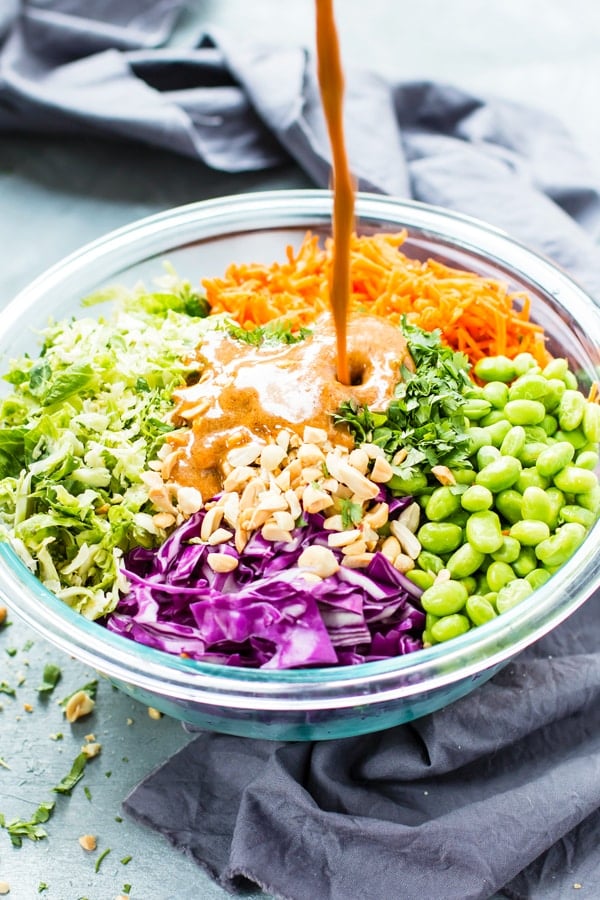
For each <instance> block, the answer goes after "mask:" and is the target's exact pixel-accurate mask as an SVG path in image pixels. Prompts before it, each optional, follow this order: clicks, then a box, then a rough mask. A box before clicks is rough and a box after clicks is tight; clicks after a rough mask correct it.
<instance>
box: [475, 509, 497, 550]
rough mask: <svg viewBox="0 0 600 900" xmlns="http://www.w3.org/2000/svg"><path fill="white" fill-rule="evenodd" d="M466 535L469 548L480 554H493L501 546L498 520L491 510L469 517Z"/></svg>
mask: <svg viewBox="0 0 600 900" xmlns="http://www.w3.org/2000/svg"><path fill="white" fill-rule="evenodd" d="M466 535H467V540H468V542H469V543H470V544H471V546H472V547H474V548H475V550H479V552H480V553H495V552H496V550H499V549H500V547H501V546H502V531H501V529H500V519H499V518H498V516H497V514H496V513H495V512H493V511H492V510H491V509H487V510H484V511H482V512H475V513H472V514H471V515H470V516H469V520H468V522H467V526H466Z"/></svg>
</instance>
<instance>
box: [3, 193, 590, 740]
mask: <svg viewBox="0 0 600 900" xmlns="http://www.w3.org/2000/svg"><path fill="white" fill-rule="evenodd" d="M357 217H358V218H357V228H358V230H359V231H360V232H361V233H373V232H376V231H397V230H399V229H401V228H406V229H407V230H408V238H407V240H406V242H405V244H404V245H403V250H404V251H405V252H406V253H407V254H409V255H412V256H415V257H418V258H426V257H430V256H431V257H434V258H437V259H439V260H441V261H443V262H444V263H447V264H449V265H452V266H457V267H460V268H465V269H470V270H472V271H475V272H478V273H480V274H482V275H487V276H490V277H492V278H500V279H503V280H505V281H506V282H507V283H508V285H509V287H510V288H511V289H513V290H523V291H526V292H528V293H529V295H530V296H531V299H532V317H533V318H534V320H535V321H537V322H539V323H540V324H541V325H543V326H544V328H545V329H546V332H547V334H549V335H550V336H551V339H550V349H551V351H552V352H553V353H554V354H555V355H557V356H567V357H568V358H569V360H570V363H571V366H572V368H573V369H574V370H575V371H577V373H578V374H579V376H580V378H581V381H582V384H585V383H586V381H587V382H589V381H590V379H591V378H593V377H596V365H597V363H598V359H599V356H600V352H599V351H600V311H599V310H598V308H597V307H596V306H595V304H594V302H593V301H592V300H591V298H590V297H589V296H588V295H587V294H586V293H585V292H584V291H583V290H582V289H581V288H580V287H578V286H577V285H576V284H575V283H574V282H573V281H572V280H571V279H570V278H569V277H567V275H566V274H565V273H563V272H562V271H560V270H559V269H557V268H556V267H555V266H553V265H552V264H551V263H550V262H548V261H547V260H546V259H544V258H542V257H540V256H538V255H537V254H535V253H533V252H531V251H530V250H528V249H526V248H525V247H524V246H522V245H520V244H518V243H516V242H515V241H513V240H511V239H510V238H509V237H507V236H506V235H505V234H503V233H502V232H500V231H498V230H496V229H494V228H491V227H490V226H487V225H485V224H483V223H481V222H478V221H475V220H473V219H470V218H467V217H465V216H461V215H457V214H455V213H450V212H447V211H445V210H442V209H437V208H433V207H428V206H424V205H422V204H418V203H411V202H406V201H399V200H395V199H391V198H384V197H379V196H373V195H367V194H363V195H359V197H358V199H357ZM330 224H331V196H330V194H329V193H328V192H325V191H308V190H302V191H279V192H272V193H262V194H260V193H259V194H250V195H247V196H234V197H227V198H224V199H219V200H210V201H205V202H200V203H193V204H190V205H188V206H184V207H179V208H177V209H173V210H169V211H167V212H165V213H161V214H159V215H155V216H151V217H149V218H146V219H143V220H141V221H139V222H137V223H135V224H133V225H130V226H128V227H126V228H121V229H119V230H118V231H115V232H113V233H111V234H109V235H108V236H107V237H105V238H103V239H101V240H99V241H96V242H94V243H93V244H90V245H88V246H86V247H84V248H83V249H82V250H80V251H79V252H77V253H75V254H73V255H72V256H70V257H68V258H67V259H65V260H64V261H63V262H61V263H59V264H58V265H56V266H54V267H53V268H52V269H50V270H49V271H48V272H46V273H45V274H44V275H42V276H41V277H40V278H38V279H37V280H36V281H34V282H33V283H32V284H31V285H30V286H29V287H27V288H26V289H25V290H24V291H23V292H22V293H21V294H19V296H18V297H16V298H15V299H14V300H13V301H12V303H11V304H10V305H9V306H8V307H7V308H6V309H5V310H4V311H3V312H2V313H1V314H0V335H1V337H0V354H1V359H0V366H2V367H3V368H4V369H5V368H6V362H7V359H8V358H10V357H13V356H16V355H18V354H21V353H23V352H25V351H28V352H30V353H32V354H36V355H37V353H38V349H39V348H38V345H37V337H36V333H35V329H36V328H39V327H43V326H44V325H45V324H46V323H47V321H48V319H49V318H50V317H53V318H63V317H65V316H71V315H77V314H78V312H79V311H80V299H81V298H82V297H84V296H85V295H87V294H89V293H91V292H92V291H95V290H97V289H98V288H100V287H103V286H106V285H109V284H114V283H120V284H124V285H125V286H127V287H132V286H133V285H134V284H136V283H137V282H138V281H139V280H140V279H141V280H144V281H146V282H147V283H149V282H151V281H152V279H153V278H154V277H156V276H157V275H160V274H162V271H163V269H162V261H163V260H169V261H170V262H171V263H172V264H173V265H174V266H175V268H176V269H177V271H178V273H179V274H180V275H181V276H183V277H185V278H188V279H190V281H192V283H196V284H197V283H199V280H200V278H201V277H206V276H213V275H218V274H220V273H222V272H223V271H224V270H225V268H226V266H227V264H228V263H230V262H231V261H234V260H237V261H263V262H270V261H272V260H274V259H278V258H281V259H283V258H284V253H285V246H286V245H287V244H288V243H293V244H295V245H297V244H299V243H300V241H301V239H302V237H303V235H304V233H305V231H306V230H307V229H311V230H312V231H313V232H314V233H318V234H323V235H325V234H328V233H329V231H330ZM86 314H89V311H86ZM599 551H600V523H598V524H597V525H596V526H595V527H594V528H593V529H592V531H591V533H590V534H589V536H588V537H587V538H586V540H585V542H584V543H583V545H582V546H581V547H580V549H579V550H578V551H577V552H576V553H575V555H574V556H573V557H572V559H571V560H570V561H569V562H568V563H567V564H566V565H565V566H564V567H562V568H561V569H560V571H559V572H558V573H557V574H556V575H554V577H553V578H552V579H551V580H550V581H549V582H547V584H546V585H544V586H543V587H542V588H540V589H539V590H537V591H536V592H535V593H534V594H533V595H532V596H531V597H530V598H528V599H527V600H525V601H523V602H522V603H521V604H520V605H518V606H517V607H515V608H513V609H512V610H510V611H509V612H506V613H504V614H503V615H501V616H499V617H498V618H496V619H494V620H493V621H492V622H490V623H488V624H486V625H484V626H481V627H479V628H476V629H473V630H471V631H469V632H468V633H467V634H465V635H463V636H462V637H460V638H456V639H455V640H453V641H450V642H449V643H447V644H438V645H435V646H433V647H431V648H429V649H426V650H421V651H418V652H416V653H413V654H411V655H408V656H403V657H399V658H398V659H391V660H386V661H383V662H372V663H365V664H363V665H359V666H354V667H341V668H337V669H334V668H320V669H309V670H301V671H284V672H276V671H268V672H267V671H264V672H263V671H255V670H250V671H249V670H247V669H236V668H228V667H224V666H215V665H208V664H202V663H198V662H194V661H190V660H184V659H180V658H178V657H175V656H170V655H168V654H166V653H162V652H160V651H158V650H154V649H152V648H148V647H144V646H141V645H137V644H135V643H133V642H132V641H130V640H127V639H125V638H122V637H120V636H118V635H114V634H111V633H109V632H108V631H106V630H105V629H104V628H103V627H102V626H100V625H99V624H96V623H94V622H90V621H87V620H85V619H84V618H82V617H81V616H80V615H78V614H77V613H75V612H73V611H72V610H71V609H69V608H68V607H67V606H66V605H65V604H64V603H62V602H61V601H60V600H58V599H57V598H56V597H55V596H54V595H53V594H51V593H50V592H49V591H48V590H46V589H45V588H44V587H43V586H42V585H41V583H40V582H39V581H38V580H37V579H36V578H35V577H34V576H33V575H32V574H31V573H30V572H29V571H28V570H27V569H26V567H25V566H24V565H23V564H22V563H21V562H20V560H19V559H18V558H17V556H16V555H15V554H14V552H13V551H12V550H11V548H10V547H9V546H8V544H6V543H4V544H0V596H1V597H2V600H3V601H4V602H5V603H6V604H7V605H8V606H9V607H10V608H11V609H12V610H14V612H15V613H17V614H18V615H19V616H20V617H21V618H22V619H24V620H25V621H26V622H27V623H28V624H29V625H30V626H31V627H32V628H33V629H34V630H35V631H36V632H37V633H39V634H40V635H42V636H43V637H44V638H46V639H47V640H48V641H50V642H51V643H52V644H54V645H56V646H57V647H60V648H61V649H62V650H64V652H65V653H68V654H70V655H72V656H75V657H77V658H78V659H80V660H81V661H83V662H85V663H87V664H89V665H90V666H92V667H93V668H94V669H96V670H97V671H98V672H99V673H101V674H103V675H105V676H107V677H108V678H109V679H110V680H111V681H112V682H113V683H114V684H116V685H117V686H118V687H119V688H121V689H122V690H123V691H125V692H127V693H128V694H130V695H131V696H133V697H135V698H137V699H138V700H140V701H141V702H142V703H144V704H147V705H151V706H154V707H157V708H158V709H160V710H162V711H163V712H165V713H167V714H169V715H172V716H176V717H178V718H180V719H183V720H184V721H186V722H189V723H192V724H194V725H196V726H200V727H203V728H207V729H211V730H214V731H220V732H227V733H232V734H238V735H243V736H251V737H260V738H272V739H277V740H300V739H320V738H331V737H344V736H347V735H352V734H360V733H364V732H369V731H376V730H379V729H383V728H387V727H389V726H391V725H396V724H398V723H400V722H405V721H409V720H411V719H414V718H417V717H419V716H422V715H424V714H426V713H429V712H432V711H433V710H436V709H439V708H441V707H443V706H445V705H447V704H448V703H450V702H452V701H453V700H455V699H457V698H458V697H461V696H463V695H465V694H467V693H468V692H469V691H472V690H473V689H474V688H476V687H477V686H478V685H479V684H481V683H482V682H484V681H486V680H487V679H488V678H490V677H491V676H492V675H493V674H494V672H496V671H497V670H498V669H499V668H500V667H501V666H502V665H504V664H505V663H506V662H507V661H508V660H509V659H510V658H511V657H512V656H514V655H515V654H516V653H518V652H519V651H520V650H522V649H523V648H524V647H526V646H527V645H529V644H531V643H532V642H533V641H535V640H537V639H538V638H540V637H541V636H542V635H543V634H545V633H546V632H548V631H549V630H550V629H552V628H554V627H555V626H556V625H558V623H560V622H561V621H562V620H564V619H565V618H566V617H567V616H569V615H570V614H571V613H572V612H574V610H576V609H577V608H578V607H579V606H580V605H581V604H582V603H583V602H584V601H585V600H586V598H587V597H589V596H590V594H591V593H592V592H593V591H594V590H595V589H596V588H597V587H598V585H599V584H600V552H599Z"/></svg>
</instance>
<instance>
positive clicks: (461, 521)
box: [445, 507, 469, 528]
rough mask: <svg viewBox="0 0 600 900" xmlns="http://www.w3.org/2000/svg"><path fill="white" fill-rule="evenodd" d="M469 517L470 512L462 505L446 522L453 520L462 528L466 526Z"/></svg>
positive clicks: (454, 523)
mask: <svg viewBox="0 0 600 900" xmlns="http://www.w3.org/2000/svg"><path fill="white" fill-rule="evenodd" d="M468 518H469V512H468V511H467V510H466V509H463V508H462V507H461V508H460V509H457V510H456V512H455V513H452V515H451V516H449V517H448V518H447V519H445V521H446V522H452V524H453V525H458V526H459V527H460V528H464V527H465V525H466V524H467V519H468Z"/></svg>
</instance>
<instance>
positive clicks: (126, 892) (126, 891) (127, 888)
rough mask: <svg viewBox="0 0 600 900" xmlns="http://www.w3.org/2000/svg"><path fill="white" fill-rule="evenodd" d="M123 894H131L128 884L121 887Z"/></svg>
mask: <svg viewBox="0 0 600 900" xmlns="http://www.w3.org/2000/svg"><path fill="white" fill-rule="evenodd" d="M123 893H124V894H130V893H131V885H130V884H124V885H123Z"/></svg>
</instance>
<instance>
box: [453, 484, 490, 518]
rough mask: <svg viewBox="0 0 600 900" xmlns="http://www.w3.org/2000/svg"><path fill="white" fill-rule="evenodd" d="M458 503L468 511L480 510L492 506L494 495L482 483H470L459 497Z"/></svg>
mask: <svg viewBox="0 0 600 900" xmlns="http://www.w3.org/2000/svg"><path fill="white" fill-rule="evenodd" d="M460 503H461V506H462V507H463V509H466V510H468V512H481V510H483V509H489V508H490V507H491V506H493V503H494V495H493V494H492V492H491V491H490V489H489V488H486V487H484V486H483V485H482V484H472V485H471V486H470V487H468V488H467V490H466V491H465V492H464V494H463V495H462V497H461V498H460Z"/></svg>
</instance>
